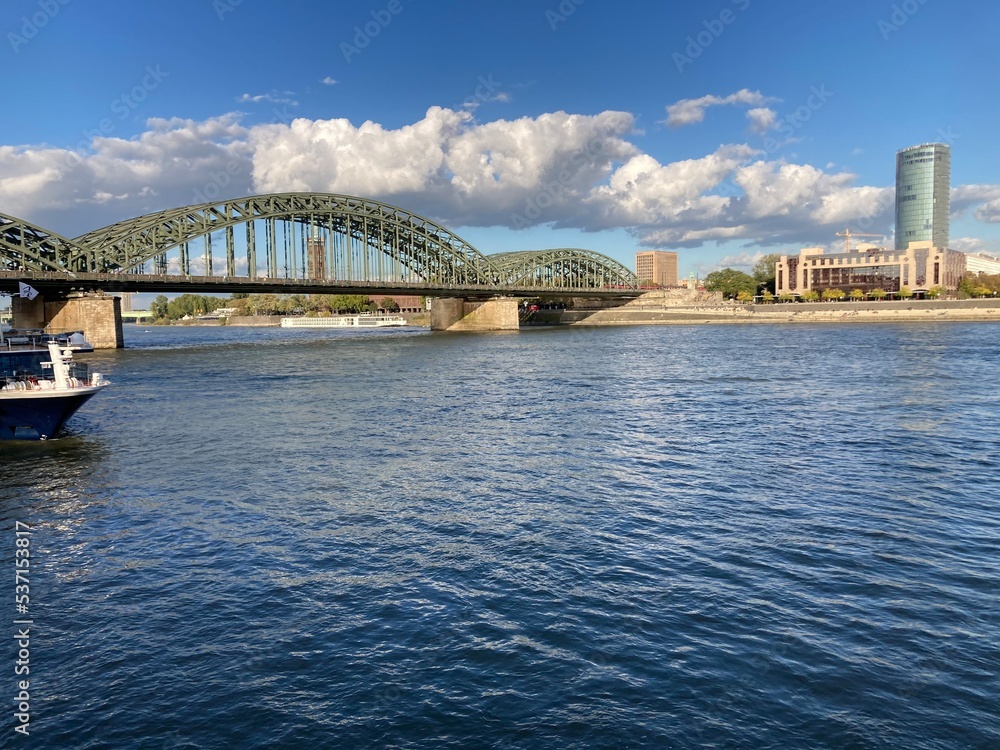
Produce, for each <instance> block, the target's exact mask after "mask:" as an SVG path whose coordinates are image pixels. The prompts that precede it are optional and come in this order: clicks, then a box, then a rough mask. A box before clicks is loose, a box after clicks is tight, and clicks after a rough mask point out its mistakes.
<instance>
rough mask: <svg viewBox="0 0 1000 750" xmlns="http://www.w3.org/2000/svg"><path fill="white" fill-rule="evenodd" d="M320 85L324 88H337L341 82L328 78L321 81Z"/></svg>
mask: <svg viewBox="0 0 1000 750" xmlns="http://www.w3.org/2000/svg"><path fill="white" fill-rule="evenodd" d="M320 83H322V84H323V85H324V86H336V85H337V84H338V83H340V81H337V80H336V79H334V78H333V77H331V76H327V77H326V78H324V79H323V80H321V81H320Z"/></svg>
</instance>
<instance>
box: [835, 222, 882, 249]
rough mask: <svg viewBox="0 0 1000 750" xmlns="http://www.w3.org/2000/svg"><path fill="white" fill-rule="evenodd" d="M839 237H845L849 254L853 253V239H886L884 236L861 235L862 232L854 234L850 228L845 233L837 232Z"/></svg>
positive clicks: (845, 245)
mask: <svg viewBox="0 0 1000 750" xmlns="http://www.w3.org/2000/svg"><path fill="white" fill-rule="evenodd" d="M837 236H838V237H844V238H845V239H844V247H846V248H847V252H851V237H885V235H884V234H861V233H860V232H852V231H851V230H850V228H849V227H848V228H847V229H845V230H844V231H843V232H837Z"/></svg>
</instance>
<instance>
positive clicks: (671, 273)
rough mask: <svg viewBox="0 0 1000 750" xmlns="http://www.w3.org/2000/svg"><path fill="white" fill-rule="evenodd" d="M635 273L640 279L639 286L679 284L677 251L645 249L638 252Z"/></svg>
mask: <svg viewBox="0 0 1000 750" xmlns="http://www.w3.org/2000/svg"><path fill="white" fill-rule="evenodd" d="M635 275H636V277H637V278H638V279H639V286H655V287H675V286H677V285H678V279H677V253H670V252H666V251H663V250H643V251H641V252H638V253H636V254H635Z"/></svg>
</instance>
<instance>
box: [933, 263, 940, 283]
mask: <svg viewBox="0 0 1000 750" xmlns="http://www.w3.org/2000/svg"><path fill="white" fill-rule="evenodd" d="M940 279H941V264H940V263H935V264H934V286H937V285H938V284H940V283H941V280H940Z"/></svg>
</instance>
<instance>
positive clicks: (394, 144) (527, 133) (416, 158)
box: [251, 107, 636, 226]
mask: <svg viewBox="0 0 1000 750" xmlns="http://www.w3.org/2000/svg"><path fill="white" fill-rule="evenodd" d="M633 122H634V121H633V118H632V116H631V115H629V114H627V113H623V112H603V113H601V114H599V115H593V116H586V115H570V114H566V113H565V112H555V113H551V114H544V115H541V116H539V117H537V118H528V117H525V118H521V119H519V120H513V121H508V120H496V121H493V122H489V123H485V124H477V123H475V122H474V121H473V119H472V115H471V114H470V113H469V112H466V111H458V112H456V111H454V110H451V109H443V108H440V107H432V108H431V109H429V110H428V111H427V114H426V115H425V116H424V118H423V119H422V120H420V121H418V122H416V123H414V124H412V125H407V126H404V127H402V128H399V129H396V130H389V129H386V128H384V127H383V126H381V125H379V124H378V123H373V122H365V123H362V124H361V125H359V126H355V125H353V124H352V123H350V122H349V121H347V120H315V121H314V120H305V119H299V120H295V121H293V122H292V123H291V124H290V125H267V126H261V127H258V128H255V129H254V131H253V133H252V136H251V141H252V144H253V148H254V153H255V163H254V181H255V183H256V185H257V187H258V189H259V190H261V191H264V192H268V191H272V190H319V191H330V192H339V193H348V194H356V195H366V196H373V197H379V198H382V199H384V200H388V201H390V202H394V203H396V204H397V205H401V206H405V207H406V208H410V209H413V210H415V211H418V212H424V213H427V214H429V215H432V216H434V217H439V218H447V219H448V221H449V222H450V223H452V224H459V225H461V224H473V225H480V226H483V225H490V224H500V225H503V224H508V225H509V224H510V223H511V222H513V221H514V219H513V218H512V217H513V216H514V215H518V214H524V215H525V220H527V221H529V222H532V223H533V222H534V219H535V218H537V217H534V216H530V215H529V214H534V212H535V211H538V210H540V209H539V207H538V205H537V204H544V206H543V208H544V210H545V217H546V220H548V221H559V220H562V219H569V218H570V217H572V216H574V215H575V214H576V213H577V212H578V211H579V202H580V200H581V199H582V197H583V196H584V195H585V194H586V193H587V192H588V191H589V190H591V189H592V188H593V186H594V185H595V184H596V183H599V182H600V181H602V180H603V179H606V178H607V176H608V175H610V174H611V171H612V169H613V164H614V163H615V162H621V161H623V160H624V159H627V158H629V157H631V156H633V155H634V154H635V153H636V149H635V147H634V146H633V145H631V144H630V143H628V142H627V141H625V140H624V139H623V138H624V136H625V135H626V134H627V133H629V132H630V131H631V129H632V126H633Z"/></svg>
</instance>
